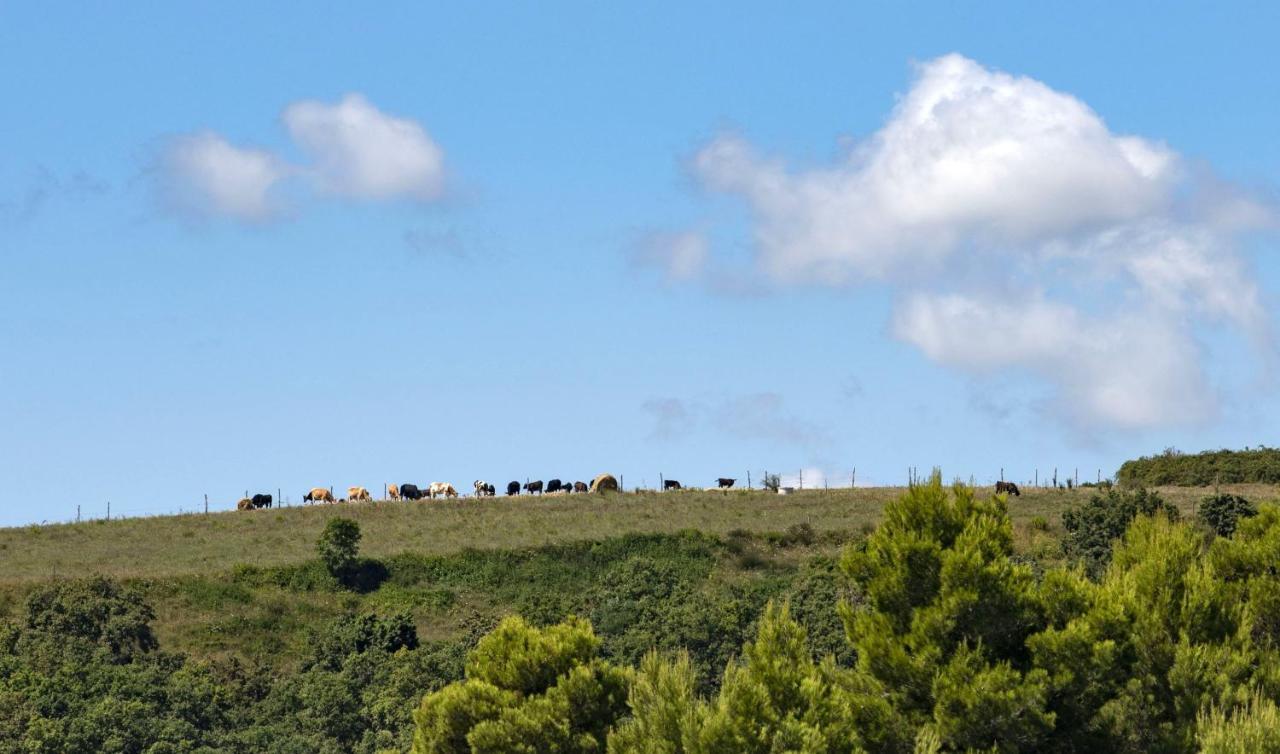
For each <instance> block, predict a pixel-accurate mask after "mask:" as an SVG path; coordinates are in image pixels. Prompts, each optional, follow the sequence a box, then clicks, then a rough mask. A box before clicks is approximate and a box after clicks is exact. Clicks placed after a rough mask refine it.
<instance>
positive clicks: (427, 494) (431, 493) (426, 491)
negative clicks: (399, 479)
mask: <svg viewBox="0 0 1280 754" xmlns="http://www.w3.org/2000/svg"><path fill="white" fill-rule="evenodd" d="M737 481H738V480H736V479H730V478H728V477H719V478H717V479H716V487H717V488H719V489H722V490H726V489H730V488H732V487H733V485H734V484H735V483H736V482H737ZM472 488H473V489H474V491H475V496H476V497H493V496H494V495H496V494H498V488H497V487H494V486H493V485H492V484H490V483H489V482H486V481H483V480H480V479H477V480H476V481H475V482H474V483H473V484H472ZM618 489H619V487H618V480H617V479H615V478H614V476H613V475H612V474H601V475H599V476H597V477H596V478H595V479H593V480H591V483H590V484H587V483H586V482H581V481H579V482H565V481H562V480H560V479H548V480H547V481H546V483H545V484H544V483H543V481H542V480H541V479H538V480H536V481H532V482H526V483H524V484H523V485H522V484H520V483H519V482H516V481H512V482H507V495H509V496H512V497H514V496H516V495H519V494H520V493H521V491H522V490H523V491H524V493H525V494H527V495H541V494H543V493H547V494H552V495H554V494H562V495H567V494H580V493H585V492H617V491H618ZM662 489H663V491H666V490H681V489H684V487H683V486H681V484H680V482H678V481H676V480H674V479H665V480H663V482H662ZM996 492H997V493H1001V492H1003V493H1006V494H1009V495H1015V496H1021V495H1022V491H1021V490H1019V489H1018V485H1016V484H1014V483H1013V482H1005V481H1000V482H996ZM439 497H444V498H450V497H458V490H457V488H456V487H454V486H453V485H452V484H449V483H448V482H432V483H431V484H428V485H426V486H424V487H419V486H418V485H416V484H411V483H409V482H405V483H404V484H388V485H387V499H388V500H422V499H424V498H425V499H429V500H434V499H436V498H439ZM370 500H373V495H371V494H370V493H369V490H367V489H365V488H364V487H348V488H347V496H346V497H344V498H338V499H334V496H333V492H332V490H330V489H328V488H326V487H313V488H312V489H310V490H307V494H305V495H303V496H302V501H303V502H304V503H346V502H353V503H354V502H361V501H370ZM270 507H271V496H270V495H254V496H253V497H246V498H242V499H241V500H240V502H238V503H236V509H237V510H242V511H248V510H257V509H258V508H270Z"/></svg>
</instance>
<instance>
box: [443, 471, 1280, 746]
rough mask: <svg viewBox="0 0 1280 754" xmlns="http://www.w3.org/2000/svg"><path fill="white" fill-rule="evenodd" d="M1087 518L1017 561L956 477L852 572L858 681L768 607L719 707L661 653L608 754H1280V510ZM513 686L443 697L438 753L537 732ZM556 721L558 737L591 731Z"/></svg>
mask: <svg viewBox="0 0 1280 754" xmlns="http://www.w3.org/2000/svg"><path fill="white" fill-rule="evenodd" d="M1103 508H1108V509H1114V511H1113V513H1114V515H1102V514H1103V512H1104V511H1102V510H1101V509H1103ZM1073 520H1074V523H1073V524H1072V529H1071V531H1073V532H1074V533H1076V534H1079V535H1080V536H1079V545H1080V546H1078V547H1075V548H1074V549H1073V553H1074V556H1073V557H1075V558H1076V562H1077V565H1075V566H1073V567H1072V568H1069V569H1050V570H1047V571H1044V572H1043V574H1042V575H1041V576H1039V577H1037V576H1036V575H1035V574H1034V573H1033V572H1032V571H1031V570H1030V568H1028V567H1027V566H1025V565H1022V564H1019V563H1017V562H1016V561H1015V558H1014V557H1013V552H1012V533H1011V529H1010V524H1009V520H1008V516H1007V515H1006V512H1005V509H1004V504H1003V502H1002V501H999V500H988V501H979V500H976V499H975V498H974V496H973V494H972V492H971V491H970V490H968V489H965V488H964V487H960V486H957V487H955V488H952V489H950V490H948V489H946V488H944V487H943V486H942V484H941V481H940V479H939V478H938V477H937V476H935V477H934V478H933V479H932V480H931V481H930V483H929V484H924V485H916V486H914V487H912V488H911V489H910V490H909V491H908V492H907V493H906V494H905V495H904V496H903V497H902V498H901V499H900V500H898V501H896V502H895V503H893V504H891V505H890V506H888V508H887V509H886V511H885V517H884V521H883V523H882V524H881V526H880V527H879V528H878V529H877V530H876V531H875V532H874V533H873V534H872V535H871V536H870V537H869V538H868V539H867V540H866V541H865V542H863V543H860V544H858V545H855V546H853V547H851V548H850V549H849V551H848V552H847V553H846V555H845V557H844V558H843V559H842V561H841V570H842V572H843V573H844V574H845V576H847V578H848V579H849V580H850V582H851V583H852V588H853V590H854V592H855V593H856V595H857V599H856V600H854V601H850V602H845V603H843V604H844V607H843V608H842V614H843V622H844V626H845V634H846V638H847V641H848V643H849V645H850V646H851V647H852V650H853V652H854V654H855V656H856V663H855V665H854V666H853V667H843V666H841V665H840V664H839V663H837V662H836V661H835V660H834V659H833V658H832V657H830V656H827V657H825V658H820V657H815V655H814V654H813V651H812V646H813V645H812V643H811V642H810V641H809V640H808V637H807V636H806V632H805V630H804V629H803V628H802V627H801V626H800V625H799V624H797V623H796V622H795V620H794V619H793V618H792V616H791V615H790V613H789V610H788V609H787V607H785V606H777V607H769V608H767V609H766V610H765V613H764V617H763V618H762V619H761V621H760V622H759V624H758V627H757V631H756V638H755V640H754V641H752V642H748V643H746V644H745V645H744V646H743V649H742V653H741V656H740V657H739V658H736V659H734V660H732V661H731V662H729V663H728V664H727V666H726V668H725V671H724V674H723V677H722V678H723V680H722V683H721V684H720V686H719V688H718V689H717V690H714V691H713V692H710V693H702V692H700V691H699V679H698V677H697V675H698V673H697V670H696V668H695V667H694V664H693V663H692V662H690V660H689V658H688V657H687V656H686V655H684V654H683V653H680V652H674V653H649V654H647V655H646V656H645V657H644V658H643V659H642V660H641V661H640V663H639V666H638V668H637V669H636V670H635V671H634V672H633V673H632V674H630V675H629V676H628V680H629V688H628V691H627V711H626V713H625V714H623V713H620V712H619V711H618V710H617V708H616V707H612V706H609V707H607V712H606V714H607V715H608V716H614V717H617V718H619V719H617V720H615V724H614V725H613V726H612V730H611V732H610V733H609V735H608V742H609V743H608V750H609V751H610V752H613V753H614V754H658V753H662V754H675V753H676V752H682V753H688V754H718V753H719V752H725V753H726V754H727V753H729V752H734V753H738V752H747V753H751V752H759V753H760V754H765V753H767V752H768V753H771V752H804V753H806V754H818V753H821V752H833V753H834V752H851V751H866V752H874V753H880V752H884V753H886V754H887V753H889V752H907V751H912V750H915V751H917V752H942V751H948V752H950V751H955V752H960V751H996V752H1020V751H1027V752H1032V751H1034V752H1063V753H1064V754H1065V753H1066V752H1079V751H1098V752H1133V753H1134V754H1136V753H1137V752H1191V751H1196V750H1197V749H1198V748H1201V747H1202V748H1203V749H1204V750H1205V751H1213V752H1245V751H1273V750H1276V746H1277V739H1278V738H1280V737H1278V736H1277V734H1276V733H1275V722H1276V714H1277V713H1276V707H1275V699H1276V698H1277V697H1278V695H1280V575H1278V574H1277V572H1276V568H1275V564H1276V563H1278V562H1280V508H1277V507H1276V506H1271V505H1268V506H1263V507H1262V509H1261V510H1260V511H1259V514H1258V515H1257V516H1254V517H1251V518H1244V519H1241V520H1240V521H1239V524H1238V527H1237V530H1236V532H1235V535H1234V537H1232V538H1215V539H1212V540H1207V539H1206V538H1205V537H1204V536H1203V534H1202V533H1201V531H1200V530H1198V529H1197V528H1195V527H1193V526H1190V525H1188V524H1185V523H1181V522H1179V521H1177V520H1176V518H1175V517H1174V516H1172V515H1170V513H1169V511H1168V510H1167V509H1166V508H1165V506H1164V505H1163V504H1162V503H1161V501H1160V500H1159V498H1158V497H1157V496H1154V495H1150V494H1141V493H1136V492H1135V493H1124V494H1120V493H1116V494H1114V495H1113V494H1106V495H1099V496H1097V497H1095V498H1094V499H1093V500H1091V501H1090V503H1089V504H1088V505H1087V506H1084V507H1083V508H1081V509H1079V511H1077V514H1076V515H1075V516H1074V517H1073ZM1117 527H1118V528H1119V530H1120V536H1119V539H1118V540H1117V541H1114V542H1113V541H1111V540H1110V539H1105V541H1106V542H1107V543H1108V544H1109V545H1110V546H1111V548H1112V550H1111V555H1110V557H1107V558H1100V557H1098V555H1097V553H1096V548H1095V546H1094V545H1095V543H1096V542H1099V541H1103V540H1104V538H1106V537H1109V535H1110V534H1111V533H1112V532H1113V531H1114V530H1115V528H1117ZM1086 535H1087V536H1086ZM1082 565H1089V566H1090V567H1092V568H1093V569H1094V570H1093V573H1094V578H1092V579H1091V578H1089V577H1087V576H1086V574H1085V571H1084V569H1083V568H1081V567H1080V566H1082ZM571 627H572V630H573V631H575V632H578V633H580V634H581V635H584V636H587V635H590V634H589V630H588V629H587V627H586V626H584V625H582V624H581V623H576V622H575V623H573V624H571ZM521 630H522V631H523V630H524V629H521ZM539 641H540V640H526V641H523V642H517V643H515V644H514V645H513V644H512V642H509V641H506V640H502V641H501V644H502V645H503V646H504V647H507V648H508V649H507V650H506V651H507V652H508V653H507V654H502V655H501V656H500V658H506V659H503V660H502V661H503V662H508V663H509V662H510V659H509V658H510V657H511V656H512V655H511V654H510V649H509V648H510V647H511V646H518V647H525V646H530V647H536V646H537V645H538V643H539ZM539 654H545V653H542V652H539V651H531V652H525V656H528V657H535V656H538V655H539ZM596 661H597V660H596V659H595V658H594V656H593V655H591V654H590V653H580V654H579V655H577V656H576V657H575V659H574V661H573V662H568V661H564V660H557V661H554V662H552V661H548V662H547V665H546V667H544V668H543V670H544V671H545V672H538V671H537V670H535V669H531V668H527V667H524V666H523V665H519V664H517V666H519V667H521V668H522V670H521V676H527V677H531V678H538V679H539V682H538V683H537V684H535V685H534V686H533V688H535V689H540V688H541V687H542V686H544V685H545V684H546V683H547V680H546V679H547V678H549V677H551V676H552V675H555V676H556V678H557V680H556V681H555V682H554V684H553V685H552V686H551V687H550V688H554V687H555V684H559V683H563V682H565V679H567V678H569V677H571V676H572V674H573V673H574V672H575V669H576V667H578V666H580V665H581V664H583V663H588V662H596ZM575 663H576V664H575ZM615 677H617V678H619V679H621V678H622V677H623V676H615ZM468 683H472V681H468ZM504 683H505V684H506V687H502V686H497V685H496V684H494V686H495V688H493V689H489V688H485V689H483V692H482V689H481V687H476V689H475V696H474V698H473V699H470V700H468V701H467V703H466V704H464V705H462V706H460V707H454V708H452V709H453V710H454V714H453V715H452V716H450V715H444V714H443V713H442V712H441V710H442V709H444V708H443V707H442V705H444V704H445V701H446V700H447V698H448V697H449V695H450V694H461V693H462V691H461V690H462V689H464V688H465V684H463V685H459V686H454V687H450V688H451V689H455V690H452V691H447V692H441V693H438V694H435V695H433V696H431V697H428V698H427V700H425V701H424V703H423V707H422V710H421V711H420V713H419V718H418V720H419V734H420V739H419V740H420V741H421V742H424V743H423V745H422V746H421V747H420V748H419V749H418V751H422V752H427V751H431V752H435V751H487V750H489V749H483V748H481V747H480V746H478V741H479V739H478V737H477V736H476V735H475V734H474V731H478V730H479V729H480V726H481V725H484V724H485V723H479V724H477V723H476V722H475V721H476V720H479V719H484V720H500V719H503V718H505V717H507V716H517V717H518V716H519V715H520V713H519V712H518V710H520V709H522V708H524V706H525V705H528V704H531V703H532V702H531V701H530V699H531V698H536V694H535V695H534V696H533V697H531V695H530V693H529V692H528V691H521V690H519V689H515V688H510V687H512V686H513V685H517V684H513V683H511V682H509V681H504ZM465 710H480V711H479V712H467V711H465ZM428 713H430V714H428ZM446 718H448V719H455V720H459V721H461V723H462V724H463V725H464V726H465V727H466V728H467V730H471V731H473V732H472V733H469V734H467V736H463V737H458V736H455V737H453V738H452V739H451V741H452V746H454V747H455V748H439V747H436V748H432V747H431V746H429V745H427V744H428V743H430V740H431V739H429V738H427V736H429V735H431V732H432V731H433V730H436V729H437V727H438V726H436V723H435V722H434V721H437V720H440V719H446ZM542 719H544V720H546V721H548V725H550V727H551V728H553V729H555V730H558V731H564V730H571V731H572V730H578V729H581V728H582V727H583V725H584V722H583V721H581V720H579V721H576V722H575V723H573V724H572V725H568V726H566V724H565V723H563V722H556V720H557V719H558V718H556V717H555V716H554V715H553V716H550V717H545V718H542ZM603 719H604V718H600V721H602V720H603ZM433 726H434V727H433ZM598 731H599V729H597V730H596V731H595V732H593V733H591V736H590V741H587V740H586V739H580V741H582V742H585V743H584V748H572V746H570V745H569V744H568V743H565V742H567V741H569V740H570V739H566V738H561V739H558V741H560V742H559V743H557V742H547V741H545V740H544V742H543V744H541V745H540V747H539V746H533V745H529V744H527V743H524V744H521V743H519V742H518V741H517V740H516V739H514V738H506V739H504V740H505V741H506V742H507V744H508V745H509V746H510V747H511V748H509V749H507V750H509V751H547V752H556V751H584V750H591V751H599V750H600V749H599V748H598V743H599V732H598ZM528 740H530V739H527V738H525V739H520V741H525V742H527V741H528Z"/></svg>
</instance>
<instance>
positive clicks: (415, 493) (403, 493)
mask: <svg viewBox="0 0 1280 754" xmlns="http://www.w3.org/2000/svg"><path fill="white" fill-rule="evenodd" d="M400 497H402V498H404V499H405V500H421V499H422V490H420V489H418V485H416V484H409V483H407V482H406V483H405V484H402V485H400Z"/></svg>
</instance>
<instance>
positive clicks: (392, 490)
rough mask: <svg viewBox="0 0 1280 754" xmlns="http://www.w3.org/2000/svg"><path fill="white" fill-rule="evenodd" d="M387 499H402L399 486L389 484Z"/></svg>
mask: <svg viewBox="0 0 1280 754" xmlns="http://www.w3.org/2000/svg"><path fill="white" fill-rule="evenodd" d="M387 499H388V500H399V499H400V488H399V487H397V486H395V485H394V484H388V485H387Z"/></svg>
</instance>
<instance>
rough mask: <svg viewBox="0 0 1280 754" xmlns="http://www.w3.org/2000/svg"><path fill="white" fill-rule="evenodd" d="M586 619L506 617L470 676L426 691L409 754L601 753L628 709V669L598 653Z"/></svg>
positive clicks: (472, 663) (472, 661)
mask: <svg viewBox="0 0 1280 754" xmlns="http://www.w3.org/2000/svg"><path fill="white" fill-rule="evenodd" d="M599 649H600V640H599V639H597V638H596V635H595V633H594V632H593V631H592V630H591V625H590V624H589V623H587V622H586V621H583V620H579V619H577V618H570V619H569V620H567V621H565V622H564V623H561V624H559V625H556V626H551V627H550V628H546V629H539V628H534V627H533V626H530V625H529V624H527V623H525V622H524V621H523V620H522V619H520V618H518V617H511V618H507V619H506V620H504V621H502V623H500V624H499V625H498V627H497V628H496V629H495V630H494V631H493V633H491V634H489V635H488V636H486V637H485V638H483V639H481V640H480V643H479V644H477V645H476V648H475V650H473V651H472V652H471V655H470V656H469V657H468V658H467V679H466V680H465V681H462V682H459V683H455V684H452V685H449V686H446V687H444V688H443V689H440V690H439V691H436V692H434V693H431V694H428V695H427V696H426V697H425V698H424V699H423V700H422V704H421V705H420V706H419V708H418V711H417V712H416V713H415V714H414V720H415V721H416V723H417V730H416V732H415V734H414V737H413V752H414V754H453V753H454V752H456V753H457V754H468V753H475V752H493V753H494V754H497V752H524V751H528V752H534V751H538V752H563V753H564V754H577V753H579V752H581V753H582V754H586V753H587V752H600V751H603V750H604V745H605V738H606V736H607V734H608V731H609V729H610V728H611V727H612V726H613V724H614V723H615V722H616V721H617V720H618V719H619V718H621V717H622V715H623V714H624V713H625V712H626V695H627V685H628V673H627V672H626V671H624V670H622V669H620V668H616V667H614V666H613V665H610V664H609V663H607V662H604V661H603V660H601V659H599V657H598V656H597V655H598V652H599Z"/></svg>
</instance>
